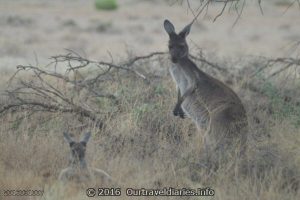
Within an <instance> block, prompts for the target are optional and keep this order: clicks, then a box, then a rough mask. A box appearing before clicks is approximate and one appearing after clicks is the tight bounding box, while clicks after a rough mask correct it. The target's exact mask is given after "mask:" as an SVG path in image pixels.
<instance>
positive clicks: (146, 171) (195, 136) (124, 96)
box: [0, 58, 300, 200]
mask: <svg viewBox="0 0 300 200" xmlns="http://www.w3.org/2000/svg"><path fill="white" fill-rule="evenodd" d="M159 60H160V62H164V63H165V62H167V60H166V59H162V58H160V59H159ZM139 62H143V65H142V66H144V67H145V69H144V70H146V69H147V62H148V61H147V60H141V61H139ZM162 64H163V63H161V65H162ZM198 64H199V66H203V67H204V65H206V64H204V63H200V62H199V61H198ZM138 66H140V65H134V66H133V67H134V68H132V69H133V70H137V71H139V70H142V69H143V68H140V67H138ZM206 68H207V69H208V72H209V71H210V70H209V69H211V68H210V67H209V66H207V65H206ZM83 71H84V70H83ZM253 71H254V70H253ZM82 74H85V75H84V76H83V77H82V79H81V81H84V80H88V79H87V77H88V76H89V75H90V74H89V73H82ZM93 74H94V75H95V71H94V72H93ZM145 75H146V77H147V79H148V81H145V80H144V79H143V78H141V77H140V76H137V75H136V74H135V73H132V72H130V71H119V70H117V71H115V70H112V71H111V72H110V74H109V77H110V79H109V80H110V83H109V84H105V82H103V83H101V84H104V85H105V89H106V91H111V93H113V94H115V95H116V99H117V101H115V102H114V106H112V105H111V104H110V103H109V102H110V100H109V99H106V98H99V97H91V98H95V100H97V99H98V101H97V102H98V103H96V104H93V106H95V107H94V109H99V110H101V114H100V115H99V116H101V119H103V124H104V126H103V127H102V128H100V129H99V127H98V126H97V123H95V122H94V121H93V120H91V119H89V118H82V117H81V116H80V115H77V114H74V113H62V112H59V111H55V112H54V113H53V112H50V113H44V112H42V110H41V111H38V112H36V113H35V114H32V113H30V110H23V111H21V112H18V113H6V115H5V116H2V118H1V120H2V126H1V132H0V134H1V138H5V140H1V141H0V157H1V160H0V163H1V164H0V166H1V170H0V173H1V174H0V175H1V177H2V179H1V181H0V185H1V188H15V187H18V188H24V187H27V188H28V187H30V188H43V189H44V192H45V193H44V197H45V198H46V199H56V198H63V199H68V198H72V199H83V198H84V197H85V189H84V188H81V189H79V190H78V189H75V188H72V187H71V188H67V189H66V188H64V189H62V186H61V185H60V183H59V182H57V177H58V173H59V171H60V170H61V169H62V168H64V167H66V166H67V163H66V160H65V158H66V156H67V155H68V148H67V147H66V146H65V144H64V142H62V131H63V130H66V129H69V131H70V132H73V133H74V134H75V135H77V136H79V135H80V134H81V132H82V130H83V129H84V130H91V131H92V133H93V142H91V143H90V144H89V145H88V148H87V151H88V153H87V155H88V158H87V160H88V162H89V163H91V165H92V166H94V167H99V168H101V169H104V170H106V171H107V172H108V173H109V174H111V175H112V176H113V177H114V178H115V179H117V180H119V182H120V183H122V188H123V189H125V188H127V187H136V188H140V187H145V188H162V187H175V188H181V187H189V188H198V187H208V186H209V187H211V188H212V189H214V190H215V194H216V196H215V197H213V198H212V199H222V200H223V199H252V198H254V197H256V198H261V199H297V196H298V195H299V189H298V190H297V188H298V187H299V171H298V170H299V168H300V160H299V144H300V141H299V140H298V139H297V138H298V137H297V134H298V133H299V131H298V129H297V127H295V126H294V120H293V119H295V118H296V117H298V118H299V113H294V112H289V113H293V117H282V118H278V117H277V115H278V114H279V113H280V112H281V113H282V115H283V116H286V115H285V114H284V113H285V112H286V111H285V104H283V107H282V108H280V107H277V103H278V101H277V100H276V99H277V98H280V97H279V96H278V95H277V93H276V89H274V88H273V87H277V84H278V83H276V82H271V83H266V84H265V85H264V84H263V85H260V84H257V85H256V84H255V82H253V83H254V85H255V86H256V87H257V88H260V89H261V90H260V91H263V93H255V92H253V90H251V89H249V88H248V89H245V91H243V93H241V90H240V91H239V90H238V91H237V92H238V93H239V94H240V96H241V98H242V100H243V101H244V103H245V105H246V108H247V110H248V113H251V115H249V121H250V126H251V127H250V129H251V132H250V136H249V138H250V140H249V147H250V148H249V150H248V153H247V156H248V159H249V160H250V163H251V165H250V166H251V167H250V168H249V169H250V170H249V169H248V171H247V172H246V173H248V175H245V176H236V175H234V174H232V173H231V170H230V169H227V168H226V166H224V167H223V168H222V167H221V168H220V169H219V170H218V171H217V172H215V173H213V174H210V175H208V174H207V169H205V168H203V166H201V163H199V158H198V156H197V155H199V150H200V147H201V145H202V141H201V134H200V133H197V131H196V128H195V126H194V124H193V123H192V122H191V121H190V120H188V119H186V120H181V119H176V118H174V117H173V116H172V114H171V110H172V105H173V103H175V92H174V91H175V88H173V87H174V86H173V83H172V82H171V78H170V77H168V76H167V77H166V76H164V75H161V76H159V77H157V76H156V77H152V76H151V74H148V73H147V72H145ZM234 76H235V77H237V76H238V75H237V74H235V75H234ZM219 78H221V79H226V77H219ZM260 79H261V78H260ZM47 80H48V81H51V82H53V84H55V87H57V88H64V87H66V86H65V83H64V82H63V81H61V82H58V81H54V79H53V78H52V80H51V79H47ZM242 82H243V81H241V82H237V83H236V84H237V85H233V87H234V88H242V87H241V84H242ZM258 83H259V81H258ZM270 84H272V86H270ZM104 85H103V86H104ZM12 86H13V85H12ZM294 87H295V88H294V89H297V88H296V87H298V86H296V85H294ZM69 88H70V87H69ZM100 88H101V87H99V91H102V90H101V89H100ZM72 90H73V89H72V88H71V90H68V92H69V93H68V94H72V93H70V92H71V91H72ZM243 90H244V89H243ZM73 95H75V94H73ZM75 96H76V98H74V100H75V99H77V100H76V102H80V98H83V97H84V93H81V94H76V95H75ZM75 96H73V97H75ZM291 98H294V97H293V96H291ZM170 99H171V101H174V102H170ZM253 99H255V103H254V102H253ZM3 103H5V101H3V102H2V104H3ZM85 103H88V104H89V102H88V101H86V102H85ZM115 103H116V104H115ZM279 103H280V104H281V103H283V102H282V101H281V100H280V101H279ZM289 106H291V105H289ZM113 107H114V108H117V109H112V108H113ZM258 107H261V108H264V109H257V108H258ZM267 108H270V109H271V111H272V112H271V113H268V117H266V118H261V119H260V121H259V122H258V121H255V120H252V118H253V117H255V116H261V115H263V114H264V112H265V110H266V109H267ZM296 108H297V107H293V109H296ZM282 109H283V110H282ZM273 110H274V111H273ZM275 111H276V112H275ZM289 116H292V115H289ZM259 126H264V127H267V129H264V131H266V130H267V133H268V134H269V135H270V136H269V137H265V135H266V132H259V130H260V129H259V128H257V127H259ZM254 129H255V130H254ZM89 152H95V153H94V154H92V153H89ZM8 172H9V173H8ZM254 174H255V175H254ZM16 179H18V181H17V182H16ZM123 194H124V190H123ZM123 197H125V195H124V196H123ZM116 199H117V198H116ZM128 199H130V198H129V197H128ZM191 199H193V198H191Z"/></svg>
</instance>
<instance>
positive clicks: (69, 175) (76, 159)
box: [59, 132, 111, 185]
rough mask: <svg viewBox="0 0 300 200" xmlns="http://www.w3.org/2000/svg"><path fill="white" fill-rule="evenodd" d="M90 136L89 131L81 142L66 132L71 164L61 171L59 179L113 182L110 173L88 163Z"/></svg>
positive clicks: (81, 181) (78, 181) (80, 181)
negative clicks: (87, 154) (86, 158)
mask: <svg viewBox="0 0 300 200" xmlns="http://www.w3.org/2000/svg"><path fill="white" fill-rule="evenodd" d="M90 137H91V133H90V132H88V133H86V134H85V135H84V137H83V138H82V139H81V140H80V142H76V141H75V140H74V139H73V138H72V137H71V136H70V135H69V134H68V133H66V132H64V139H65V141H66V142H67V143H68V144H69V146H70V149H71V153H70V158H69V166H68V167H67V168H66V169H63V170H62V171H61V172H60V174H59V180H61V181H63V182H69V181H71V182H75V183H100V184H103V185H106V184H109V183H110V182H111V176H110V175H109V174H107V173H106V172H105V171H103V170H101V169H97V168H91V167H88V165H87V163H86V160H85V153H86V146H87V142H88V141H89V139H90Z"/></svg>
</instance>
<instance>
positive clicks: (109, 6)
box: [95, 0, 118, 10]
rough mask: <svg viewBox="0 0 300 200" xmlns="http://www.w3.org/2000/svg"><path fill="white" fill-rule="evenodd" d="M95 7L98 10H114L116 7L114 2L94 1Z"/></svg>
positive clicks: (112, 0)
mask: <svg viewBox="0 0 300 200" xmlns="http://www.w3.org/2000/svg"><path fill="white" fill-rule="evenodd" d="M95 6H96V8H97V9H99V10H115V9H117V7H118V5H117V1H116V0H95Z"/></svg>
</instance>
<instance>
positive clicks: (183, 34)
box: [179, 23, 193, 38]
mask: <svg viewBox="0 0 300 200" xmlns="http://www.w3.org/2000/svg"><path fill="white" fill-rule="evenodd" d="M192 24H193V23H190V24H188V25H186V26H185V27H184V28H183V29H182V31H180V33H179V35H180V36H181V37H183V38H185V37H186V36H187V35H188V34H189V33H190V30H191V27H192Z"/></svg>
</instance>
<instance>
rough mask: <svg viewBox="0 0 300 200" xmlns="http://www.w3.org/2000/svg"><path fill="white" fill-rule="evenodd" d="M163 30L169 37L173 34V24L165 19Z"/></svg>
mask: <svg viewBox="0 0 300 200" xmlns="http://www.w3.org/2000/svg"><path fill="white" fill-rule="evenodd" d="M164 28H165V30H166V32H167V33H168V34H169V35H171V34H174V33H175V28H174V26H173V24H172V23H171V22H170V21H169V20H167V19H166V20H165V21H164Z"/></svg>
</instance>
